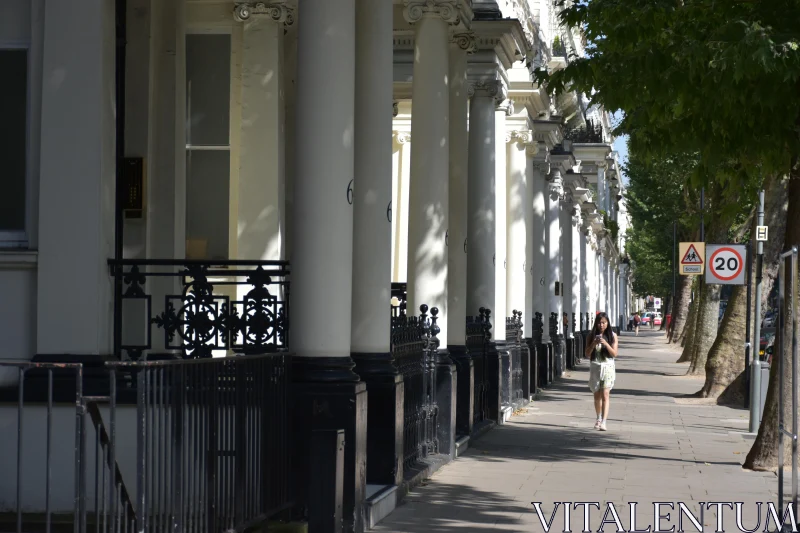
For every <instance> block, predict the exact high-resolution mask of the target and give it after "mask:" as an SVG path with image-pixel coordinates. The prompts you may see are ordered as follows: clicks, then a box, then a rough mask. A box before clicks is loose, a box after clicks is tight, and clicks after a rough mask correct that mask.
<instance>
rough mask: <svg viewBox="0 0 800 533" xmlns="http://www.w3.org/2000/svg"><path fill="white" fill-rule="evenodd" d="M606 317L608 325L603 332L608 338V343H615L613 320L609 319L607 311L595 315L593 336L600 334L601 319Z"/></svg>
mask: <svg viewBox="0 0 800 533" xmlns="http://www.w3.org/2000/svg"><path fill="white" fill-rule="evenodd" d="M603 318H605V319H606V322H607V323H608V326H607V327H606V330H605V332H603V336H604V337H605V338H606V341H607V342H608V344H611V345H613V344H614V333H613V332H612V331H611V320H609V319H608V315H607V314H605V313H597V316H596V317H594V326H593V327H592V337H594V336H596V335H600V319H603Z"/></svg>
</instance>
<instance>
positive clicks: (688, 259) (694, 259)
mask: <svg viewBox="0 0 800 533" xmlns="http://www.w3.org/2000/svg"><path fill="white" fill-rule="evenodd" d="M681 264H682V265H702V264H703V258H702V257H700V254H698V253H697V250H696V249H695V247H694V244H691V245H689V249H688V250H686V254H685V255H684V256H683V259H681Z"/></svg>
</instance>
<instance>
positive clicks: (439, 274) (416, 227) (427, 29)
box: [405, 2, 455, 347]
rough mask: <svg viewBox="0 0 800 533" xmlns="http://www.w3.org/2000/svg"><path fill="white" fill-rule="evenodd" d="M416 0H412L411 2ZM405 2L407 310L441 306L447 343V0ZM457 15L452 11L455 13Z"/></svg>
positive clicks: (441, 335)
mask: <svg viewBox="0 0 800 533" xmlns="http://www.w3.org/2000/svg"><path fill="white" fill-rule="evenodd" d="M415 4H416V3H415ZM414 7H417V8H418V9H416V10H414V9H412V7H410V6H408V4H407V8H406V12H405V15H406V18H407V20H409V22H412V23H414V24H415V25H416V29H415V33H414V57H415V61H414V76H413V80H412V88H411V101H412V102H413V104H412V105H413V116H412V119H411V136H412V137H413V138H414V143H413V144H412V145H411V184H410V191H409V208H408V310H409V313H412V314H417V313H419V310H418V308H419V306H420V305H422V304H426V305H428V307H430V308H433V307H437V308H438V309H439V317H440V320H439V325H440V328H441V332H440V333H439V341H440V343H441V344H440V345H441V346H442V347H446V346H447V342H448V337H447V322H448V309H447V284H448V281H447V256H448V253H447V228H448V220H447V219H448V215H449V212H448V211H449V204H448V189H449V187H448V185H449V173H450V163H449V161H450V146H449V138H450V127H449V124H448V114H449V111H450V88H449V86H448V77H449V73H450V69H449V55H450V46H449V35H448V22H447V21H446V20H445V18H444V17H446V16H447V15H448V13H447V12H446V9H445V4H442V3H441V2H432V3H431V5H430V6H428V7H427V9H426V8H424V7H423V6H419V5H417V6H414ZM453 15H455V14H453Z"/></svg>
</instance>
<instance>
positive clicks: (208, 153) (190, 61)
mask: <svg viewBox="0 0 800 533" xmlns="http://www.w3.org/2000/svg"><path fill="white" fill-rule="evenodd" d="M230 79H231V36H230V34H205V33H204V34H190V35H187V36H186V116H187V125H186V246H187V249H186V257H187V258H192V259H228V255H229V253H228V241H229V239H228V228H229V220H228V217H229V211H230V209H229V198H230V94H231V89H230Z"/></svg>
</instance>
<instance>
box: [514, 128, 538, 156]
mask: <svg viewBox="0 0 800 533" xmlns="http://www.w3.org/2000/svg"><path fill="white" fill-rule="evenodd" d="M510 143H514V144H518V145H520V146H521V147H525V148H527V147H528V146H529V145H530V144H531V143H533V131H531V130H509V131H507V132H506V144H510ZM534 144H535V143H534ZM537 151H538V149H537ZM531 155H535V153H534V154H531Z"/></svg>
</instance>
